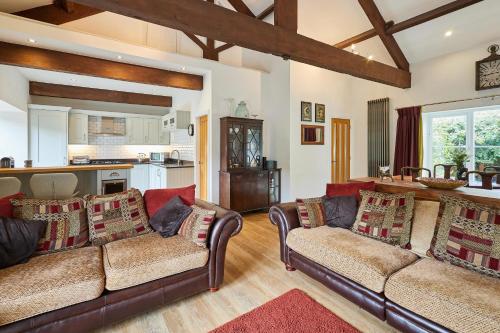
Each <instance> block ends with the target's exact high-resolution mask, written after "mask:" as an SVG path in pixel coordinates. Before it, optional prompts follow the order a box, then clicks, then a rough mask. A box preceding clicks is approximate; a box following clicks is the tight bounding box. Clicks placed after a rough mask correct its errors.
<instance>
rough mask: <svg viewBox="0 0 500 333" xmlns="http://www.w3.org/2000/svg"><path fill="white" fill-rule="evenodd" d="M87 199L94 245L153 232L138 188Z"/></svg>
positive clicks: (92, 196)
mask: <svg viewBox="0 0 500 333" xmlns="http://www.w3.org/2000/svg"><path fill="white" fill-rule="evenodd" d="M85 199H86V200H87V214H88V219H89V229H90V241H91V242H92V244H93V245H103V244H106V243H109V242H112V241H115V240H119V239H123V238H129V237H134V236H138V235H142V234H146V233H149V232H152V230H151V228H150V227H149V224H148V218H147V215H146V211H145V209H144V201H143V200H142V195H141V192H139V190H136V189H135V188H133V189H130V190H128V191H126V192H122V193H116V194H108V195H89V196H86V197H85Z"/></svg>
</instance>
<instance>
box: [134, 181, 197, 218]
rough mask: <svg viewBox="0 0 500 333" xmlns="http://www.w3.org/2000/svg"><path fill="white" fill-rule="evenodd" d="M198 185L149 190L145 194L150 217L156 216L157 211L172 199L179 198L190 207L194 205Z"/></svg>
mask: <svg viewBox="0 0 500 333" xmlns="http://www.w3.org/2000/svg"><path fill="white" fill-rule="evenodd" d="M195 190H196V185H191V186H187V187H181V188H161V189H154V190H147V191H146V192H144V201H145V203H146V209H147V211H148V215H149V217H152V216H153V215H155V214H156V211H158V209H160V208H161V207H163V205H165V204H166V203H167V202H168V201H169V200H170V199H172V198H173V197H175V196H179V197H180V198H181V199H182V201H183V202H184V203H185V204H186V205H188V206H191V205H194V202H195Z"/></svg>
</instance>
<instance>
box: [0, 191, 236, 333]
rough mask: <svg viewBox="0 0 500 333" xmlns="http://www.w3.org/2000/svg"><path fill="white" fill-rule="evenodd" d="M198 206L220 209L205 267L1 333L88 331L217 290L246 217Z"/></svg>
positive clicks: (108, 294)
mask: <svg viewBox="0 0 500 333" xmlns="http://www.w3.org/2000/svg"><path fill="white" fill-rule="evenodd" d="M196 205H198V206H200V207H203V208H207V209H211V210H215V211H216V212H217V215H216V220H215V222H214V224H213V226H212V227H211V230H210V234H209V239H208V250H209V255H208V262H207V264H206V265H205V266H203V267H199V268H195V269H191V270H188V271H185V272H182V273H179V274H175V275H171V276H167V277H164V278H160V279H157V280H153V281H151V282H147V283H143V284H139V285H136V286H132V287H129V288H125V289H120V290H116V291H108V290H105V291H104V292H103V293H102V295H101V296H100V297H98V298H96V299H93V300H90V301H86V302H82V303H78V304H75V305H71V306H68V307H64V308H61V309H58V310H54V311H51V312H47V313H43V314H40V315H37V316H34V317H31V318H27V319H23V320H20V321H16V322H13V323H10V324H7V325H3V326H0V333H6V332H9V333H10V332H88V331H90V330H93V329H96V328H99V327H102V326H106V325H109V324H112V323H116V322H119V321H121V320H125V319H128V318H130V317H132V316H134V315H136V314H139V313H141V312H145V311H148V310H151V309H153V308H155V307H159V306H162V305H164V304H167V303H171V302H174V301H176V300H179V299H182V298H185V297H188V296H191V295H194V294H197V293H200V292H203V291H206V290H210V291H217V290H218V289H219V287H220V286H221V284H222V282H223V279H224V261H225V254H226V246H227V244H228V241H229V239H230V238H231V237H232V236H234V235H236V234H238V233H239V232H240V231H241V228H242V223H243V220H242V218H241V216H240V215H239V214H238V213H236V212H233V211H228V210H225V209H222V208H220V207H218V206H215V205H213V204H210V203H207V202H204V201H201V200H197V201H196Z"/></svg>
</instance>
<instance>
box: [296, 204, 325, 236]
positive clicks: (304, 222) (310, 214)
mask: <svg viewBox="0 0 500 333" xmlns="http://www.w3.org/2000/svg"><path fill="white" fill-rule="evenodd" d="M296 202H297V212H298V214H299V222H300V225H301V226H302V227H304V228H306V229H309V228H316V227H321V226H322V225H325V223H326V219H325V213H324V210H323V199H322V198H310V199H297V200H296Z"/></svg>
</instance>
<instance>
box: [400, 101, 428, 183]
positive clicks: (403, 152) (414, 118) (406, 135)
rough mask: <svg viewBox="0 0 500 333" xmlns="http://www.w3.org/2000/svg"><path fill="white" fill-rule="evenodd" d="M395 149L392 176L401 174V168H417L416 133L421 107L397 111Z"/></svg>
mask: <svg viewBox="0 0 500 333" xmlns="http://www.w3.org/2000/svg"><path fill="white" fill-rule="evenodd" d="M397 111H398V127H397V129H396V147H395V150H394V172H393V173H394V175H399V174H401V168H402V167H415V168H417V167H418V164H419V161H418V154H419V151H418V149H419V148H418V146H419V144H418V132H419V127H420V114H421V112H422V107H420V106H412V107H409V108H401V109H398V110H397Z"/></svg>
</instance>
